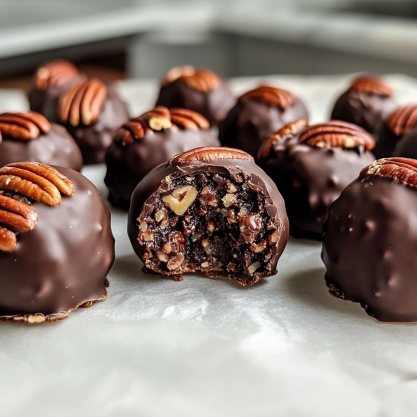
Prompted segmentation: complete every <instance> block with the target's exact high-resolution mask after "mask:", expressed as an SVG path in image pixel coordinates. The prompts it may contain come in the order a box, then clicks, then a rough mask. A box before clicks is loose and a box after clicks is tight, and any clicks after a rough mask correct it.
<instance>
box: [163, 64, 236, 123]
mask: <svg viewBox="0 0 417 417" xmlns="http://www.w3.org/2000/svg"><path fill="white" fill-rule="evenodd" d="M235 101H236V99H235V98H234V96H233V94H232V92H231V90H230V88H229V86H228V84H227V82H226V81H224V80H222V79H221V78H220V77H219V76H218V75H217V74H215V73H214V72H212V71H210V70H208V69H196V68H194V67H191V66H183V67H175V68H172V69H171V70H170V71H169V72H168V73H167V74H166V75H165V77H164V78H163V80H162V82H161V89H160V91H159V96H158V99H157V101H156V106H165V107H180V108H184V109H189V110H193V111H195V112H197V113H200V114H202V115H203V116H204V117H205V118H206V119H207V120H208V121H209V122H210V124H211V125H217V124H218V123H219V122H220V121H222V120H223V119H224V118H225V116H226V114H227V112H228V111H229V110H230V109H231V107H232V106H233V104H234V103H235Z"/></svg>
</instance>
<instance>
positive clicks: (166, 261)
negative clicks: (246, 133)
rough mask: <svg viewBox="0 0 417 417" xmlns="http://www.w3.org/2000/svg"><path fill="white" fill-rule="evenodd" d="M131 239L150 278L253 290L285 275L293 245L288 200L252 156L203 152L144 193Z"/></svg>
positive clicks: (189, 155)
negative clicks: (214, 281) (197, 276)
mask: <svg viewBox="0 0 417 417" xmlns="http://www.w3.org/2000/svg"><path fill="white" fill-rule="evenodd" d="M128 233H129V238H130V241H131V243H132V246H133V248H134V250H135V252H136V254H137V255H138V256H139V257H140V259H141V260H142V261H143V263H144V271H145V272H153V273H155V274H158V275H161V276H168V277H171V278H174V279H175V280H181V279H182V277H183V273H185V272H197V271H199V272H203V273H204V274H205V276H207V277H225V278H230V279H232V280H234V281H236V282H237V283H239V284H241V285H252V284H255V283H256V282H258V281H259V280H260V279H262V278H266V277H269V276H272V275H275V274H276V273H277V270H276V265H277V262H278V259H279V257H280V256H281V254H282V252H283V250H284V248H285V245H286V242H287V239H288V219H287V215H286V213H285V204H284V201H283V199H282V197H281V195H280V193H279V192H278V190H277V188H276V186H275V184H274V183H273V182H272V181H271V179H270V178H269V177H268V176H267V175H266V174H265V172H263V171H262V170H261V169H260V168H259V167H258V166H257V165H256V164H255V163H254V161H253V158H252V157H251V156H250V155H249V154H247V153H246V152H243V151H240V150H237V149H232V148H218V147H203V148H197V149H192V150H190V151H187V152H184V153H181V154H179V155H177V156H175V157H173V158H172V159H171V160H170V161H169V162H168V163H165V164H161V165H159V166H158V167H156V168H155V169H154V170H152V171H151V172H150V173H149V174H148V175H147V176H146V177H145V178H144V179H143V180H142V181H141V182H140V183H139V185H138V186H137V187H136V189H135V191H134V193H133V196H132V203H131V206H130V210H129V219H128Z"/></svg>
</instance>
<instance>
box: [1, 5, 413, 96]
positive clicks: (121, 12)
mask: <svg viewBox="0 0 417 417" xmlns="http://www.w3.org/2000/svg"><path fill="white" fill-rule="evenodd" d="M54 58H68V59H70V60H72V61H74V62H75V63H76V64H77V65H79V66H80V67H81V69H83V70H84V71H85V72H87V73H88V74H89V75H96V76H99V77H100V78H102V79H105V80H115V79H122V78H130V77H142V78H155V77H160V76H162V75H163V74H164V73H165V72H166V71H167V70H168V69H169V68H171V67H172V66H175V65H180V64H191V65H196V66H206V67H210V68H211V69H213V70H215V71H217V72H218V73H220V74H221V75H223V76H243V75H266V74H294V73H296V74H341V73H351V72H358V71H361V72H370V73H376V74H382V73H393V72H394V73H395V72H397V73H398V72H400V73H404V74H408V75H412V76H417V0H239V1H236V0H211V1H208V0H192V1H183V0H54V1H52V0H46V1H38V0H26V1H25V0H0V88H9V87H10V88H13V87H23V88H25V87H26V86H27V85H28V82H29V79H30V75H31V74H32V73H33V71H34V68H35V67H36V66H37V65H38V64H39V63H40V62H42V61H45V60H50V59H54Z"/></svg>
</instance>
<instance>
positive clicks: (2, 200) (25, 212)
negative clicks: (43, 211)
mask: <svg viewBox="0 0 417 417" xmlns="http://www.w3.org/2000/svg"><path fill="white" fill-rule="evenodd" d="M37 221H38V215H37V213H36V211H35V209H34V208H33V207H31V206H30V205H29V204H26V203H22V202H21V201H18V200H15V199H13V198H10V197H6V196H4V195H0V223H1V224H2V225H4V226H7V227H8V228H9V229H11V230H13V231H15V232H20V233H24V232H29V231H30V230H32V229H34V227H35V226H36V222H37Z"/></svg>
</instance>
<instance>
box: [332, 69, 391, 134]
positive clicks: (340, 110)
mask: <svg viewBox="0 0 417 417" xmlns="http://www.w3.org/2000/svg"><path fill="white" fill-rule="evenodd" d="M395 108H396V104H395V102H394V100H393V99H392V90H391V87H390V86H389V85H388V84H386V83H385V82H384V81H383V80H381V79H380V78H377V77H359V78H357V79H356V80H354V81H353V83H352V84H351V86H350V87H349V89H348V90H347V91H346V92H345V93H343V94H342V95H341V96H340V97H339V99H338V100H337V101H336V104H335V106H334V108H333V111H332V114H331V119H333V120H343V121H345V122H349V123H354V124H356V125H358V126H360V127H362V128H363V129H365V130H366V131H368V132H369V133H370V134H371V135H374V136H375V135H377V134H378V131H379V129H380V128H381V126H382V124H383V122H384V121H385V120H386V118H387V117H388V116H389V115H390V114H391V113H392V112H393V111H394V110H395Z"/></svg>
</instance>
